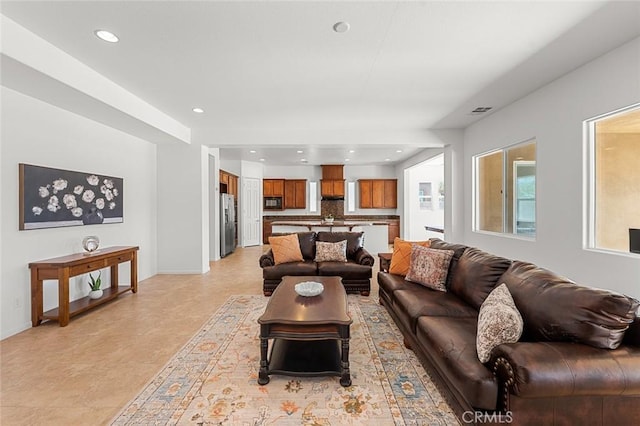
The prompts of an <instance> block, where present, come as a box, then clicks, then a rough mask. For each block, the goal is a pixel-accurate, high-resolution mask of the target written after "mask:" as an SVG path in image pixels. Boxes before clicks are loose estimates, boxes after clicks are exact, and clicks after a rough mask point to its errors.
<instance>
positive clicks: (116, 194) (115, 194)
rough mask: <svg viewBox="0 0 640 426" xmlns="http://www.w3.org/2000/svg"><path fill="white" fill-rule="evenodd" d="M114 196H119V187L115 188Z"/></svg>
mask: <svg viewBox="0 0 640 426" xmlns="http://www.w3.org/2000/svg"><path fill="white" fill-rule="evenodd" d="M112 192H113V196H114V197H117V196H118V188H113V191H112Z"/></svg>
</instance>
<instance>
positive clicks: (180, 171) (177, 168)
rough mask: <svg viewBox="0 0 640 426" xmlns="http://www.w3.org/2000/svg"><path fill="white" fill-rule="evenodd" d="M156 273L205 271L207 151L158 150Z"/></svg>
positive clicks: (178, 147)
mask: <svg viewBox="0 0 640 426" xmlns="http://www.w3.org/2000/svg"><path fill="white" fill-rule="evenodd" d="M157 167H158V272H159V273H166V274H200V273H205V272H207V271H208V270H209V149H208V148H206V147H204V146H202V145H188V146H182V145H161V146H158V166H157Z"/></svg>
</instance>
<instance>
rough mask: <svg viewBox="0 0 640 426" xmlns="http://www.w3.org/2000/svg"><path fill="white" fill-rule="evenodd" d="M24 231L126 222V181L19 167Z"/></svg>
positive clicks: (26, 166) (77, 173) (89, 174)
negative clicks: (124, 186)
mask: <svg viewBox="0 0 640 426" xmlns="http://www.w3.org/2000/svg"><path fill="white" fill-rule="evenodd" d="M19 181H20V185H19V186H20V188H19V191H20V230H26V229H40V228H56V227H61V226H77V225H96V224H101V223H121V222H123V212H124V208H123V207H124V206H123V200H124V193H123V179H122V178H116V177H113V176H105V175H100V174H97V173H85V172H75V171H71V170H62V169H53V168H50V167H42V166H34V165H31V164H22V163H21V164H19Z"/></svg>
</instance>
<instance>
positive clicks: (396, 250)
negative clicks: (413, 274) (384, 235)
mask: <svg viewBox="0 0 640 426" xmlns="http://www.w3.org/2000/svg"><path fill="white" fill-rule="evenodd" d="M414 244H418V245H420V246H422V247H429V246H430V245H431V241H405V240H403V239H401V238H399V237H396V238H395V239H394V240H393V254H392V255H391V265H390V266H389V273H391V274H395V275H407V272H409V264H410V263H411V246H412V245H414Z"/></svg>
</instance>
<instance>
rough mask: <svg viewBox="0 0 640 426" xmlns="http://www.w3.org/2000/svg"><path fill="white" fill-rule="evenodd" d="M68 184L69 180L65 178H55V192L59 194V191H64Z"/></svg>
mask: <svg viewBox="0 0 640 426" xmlns="http://www.w3.org/2000/svg"><path fill="white" fill-rule="evenodd" d="M68 184H69V182H67V181H66V180H64V179H56V180H54V181H53V193H54V194H57V193H58V191H62V190H63V189H65V188H66V187H67V185H68Z"/></svg>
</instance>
